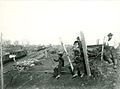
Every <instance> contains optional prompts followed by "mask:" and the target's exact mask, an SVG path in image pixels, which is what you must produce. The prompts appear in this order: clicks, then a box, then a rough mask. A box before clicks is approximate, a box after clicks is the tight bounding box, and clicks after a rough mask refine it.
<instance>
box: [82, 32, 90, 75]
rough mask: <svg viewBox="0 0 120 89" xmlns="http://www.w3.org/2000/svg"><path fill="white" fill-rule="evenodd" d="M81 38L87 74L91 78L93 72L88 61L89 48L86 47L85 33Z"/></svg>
mask: <svg viewBox="0 0 120 89" xmlns="http://www.w3.org/2000/svg"><path fill="white" fill-rule="evenodd" d="M80 36H81V42H82V48H83V54H84V60H85V66H86V72H87V75H88V76H91V71H90V67H89V60H88V55H87V46H86V42H85V37H84V34H83V32H80Z"/></svg>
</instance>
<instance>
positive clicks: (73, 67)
mask: <svg viewBox="0 0 120 89" xmlns="http://www.w3.org/2000/svg"><path fill="white" fill-rule="evenodd" d="M60 42H61V45H62V47H63V49H64V51H65V53H66V54H67V58H68V61H69V63H70V67H71V69H72V71H73V69H74V67H73V65H72V62H71V60H70V57H69V55H68V52H67V49H66V47H65V45H64V44H63V42H62V40H61V39H60Z"/></svg>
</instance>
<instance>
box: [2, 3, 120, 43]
mask: <svg viewBox="0 0 120 89" xmlns="http://www.w3.org/2000/svg"><path fill="white" fill-rule="evenodd" d="M80 31H83V32H84V35H85V38H86V42H87V44H95V43H96V40H97V39H100V42H102V39H103V37H104V36H105V35H107V34H108V33H109V32H111V33H113V34H114V40H115V41H116V42H120V2H119V1H6V2H2V1H1V2H0V32H2V33H3V38H4V39H9V40H12V41H15V40H19V41H20V42H21V41H23V40H28V41H29V42H30V43H31V44H60V42H59V37H61V38H62V40H63V41H64V43H65V44H73V42H74V40H76V37H77V36H79V35H80Z"/></svg>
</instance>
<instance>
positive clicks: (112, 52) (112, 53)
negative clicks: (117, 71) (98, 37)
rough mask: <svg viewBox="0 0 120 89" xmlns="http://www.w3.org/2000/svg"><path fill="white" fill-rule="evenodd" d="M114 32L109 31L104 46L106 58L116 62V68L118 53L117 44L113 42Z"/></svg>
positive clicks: (115, 66) (110, 61)
mask: <svg viewBox="0 0 120 89" xmlns="http://www.w3.org/2000/svg"><path fill="white" fill-rule="evenodd" d="M112 36H113V34H112V33H109V34H108V35H107V37H106V39H105V47H104V49H105V50H104V58H105V59H106V60H107V61H108V62H109V63H110V64H112V63H113V64H114V66H113V67H114V68H117V53H116V47H117V46H116V45H115V44H114V42H112Z"/></svg>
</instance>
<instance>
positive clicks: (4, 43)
mask: <svg viewBox="0 0 120 89" xmlns="http://www.w3.org/2000/svg"><path fill="white" fill-rule="evenodd" d="M2 44H3V46H9V45H11V40H3V43H2Z"/></svg>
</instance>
